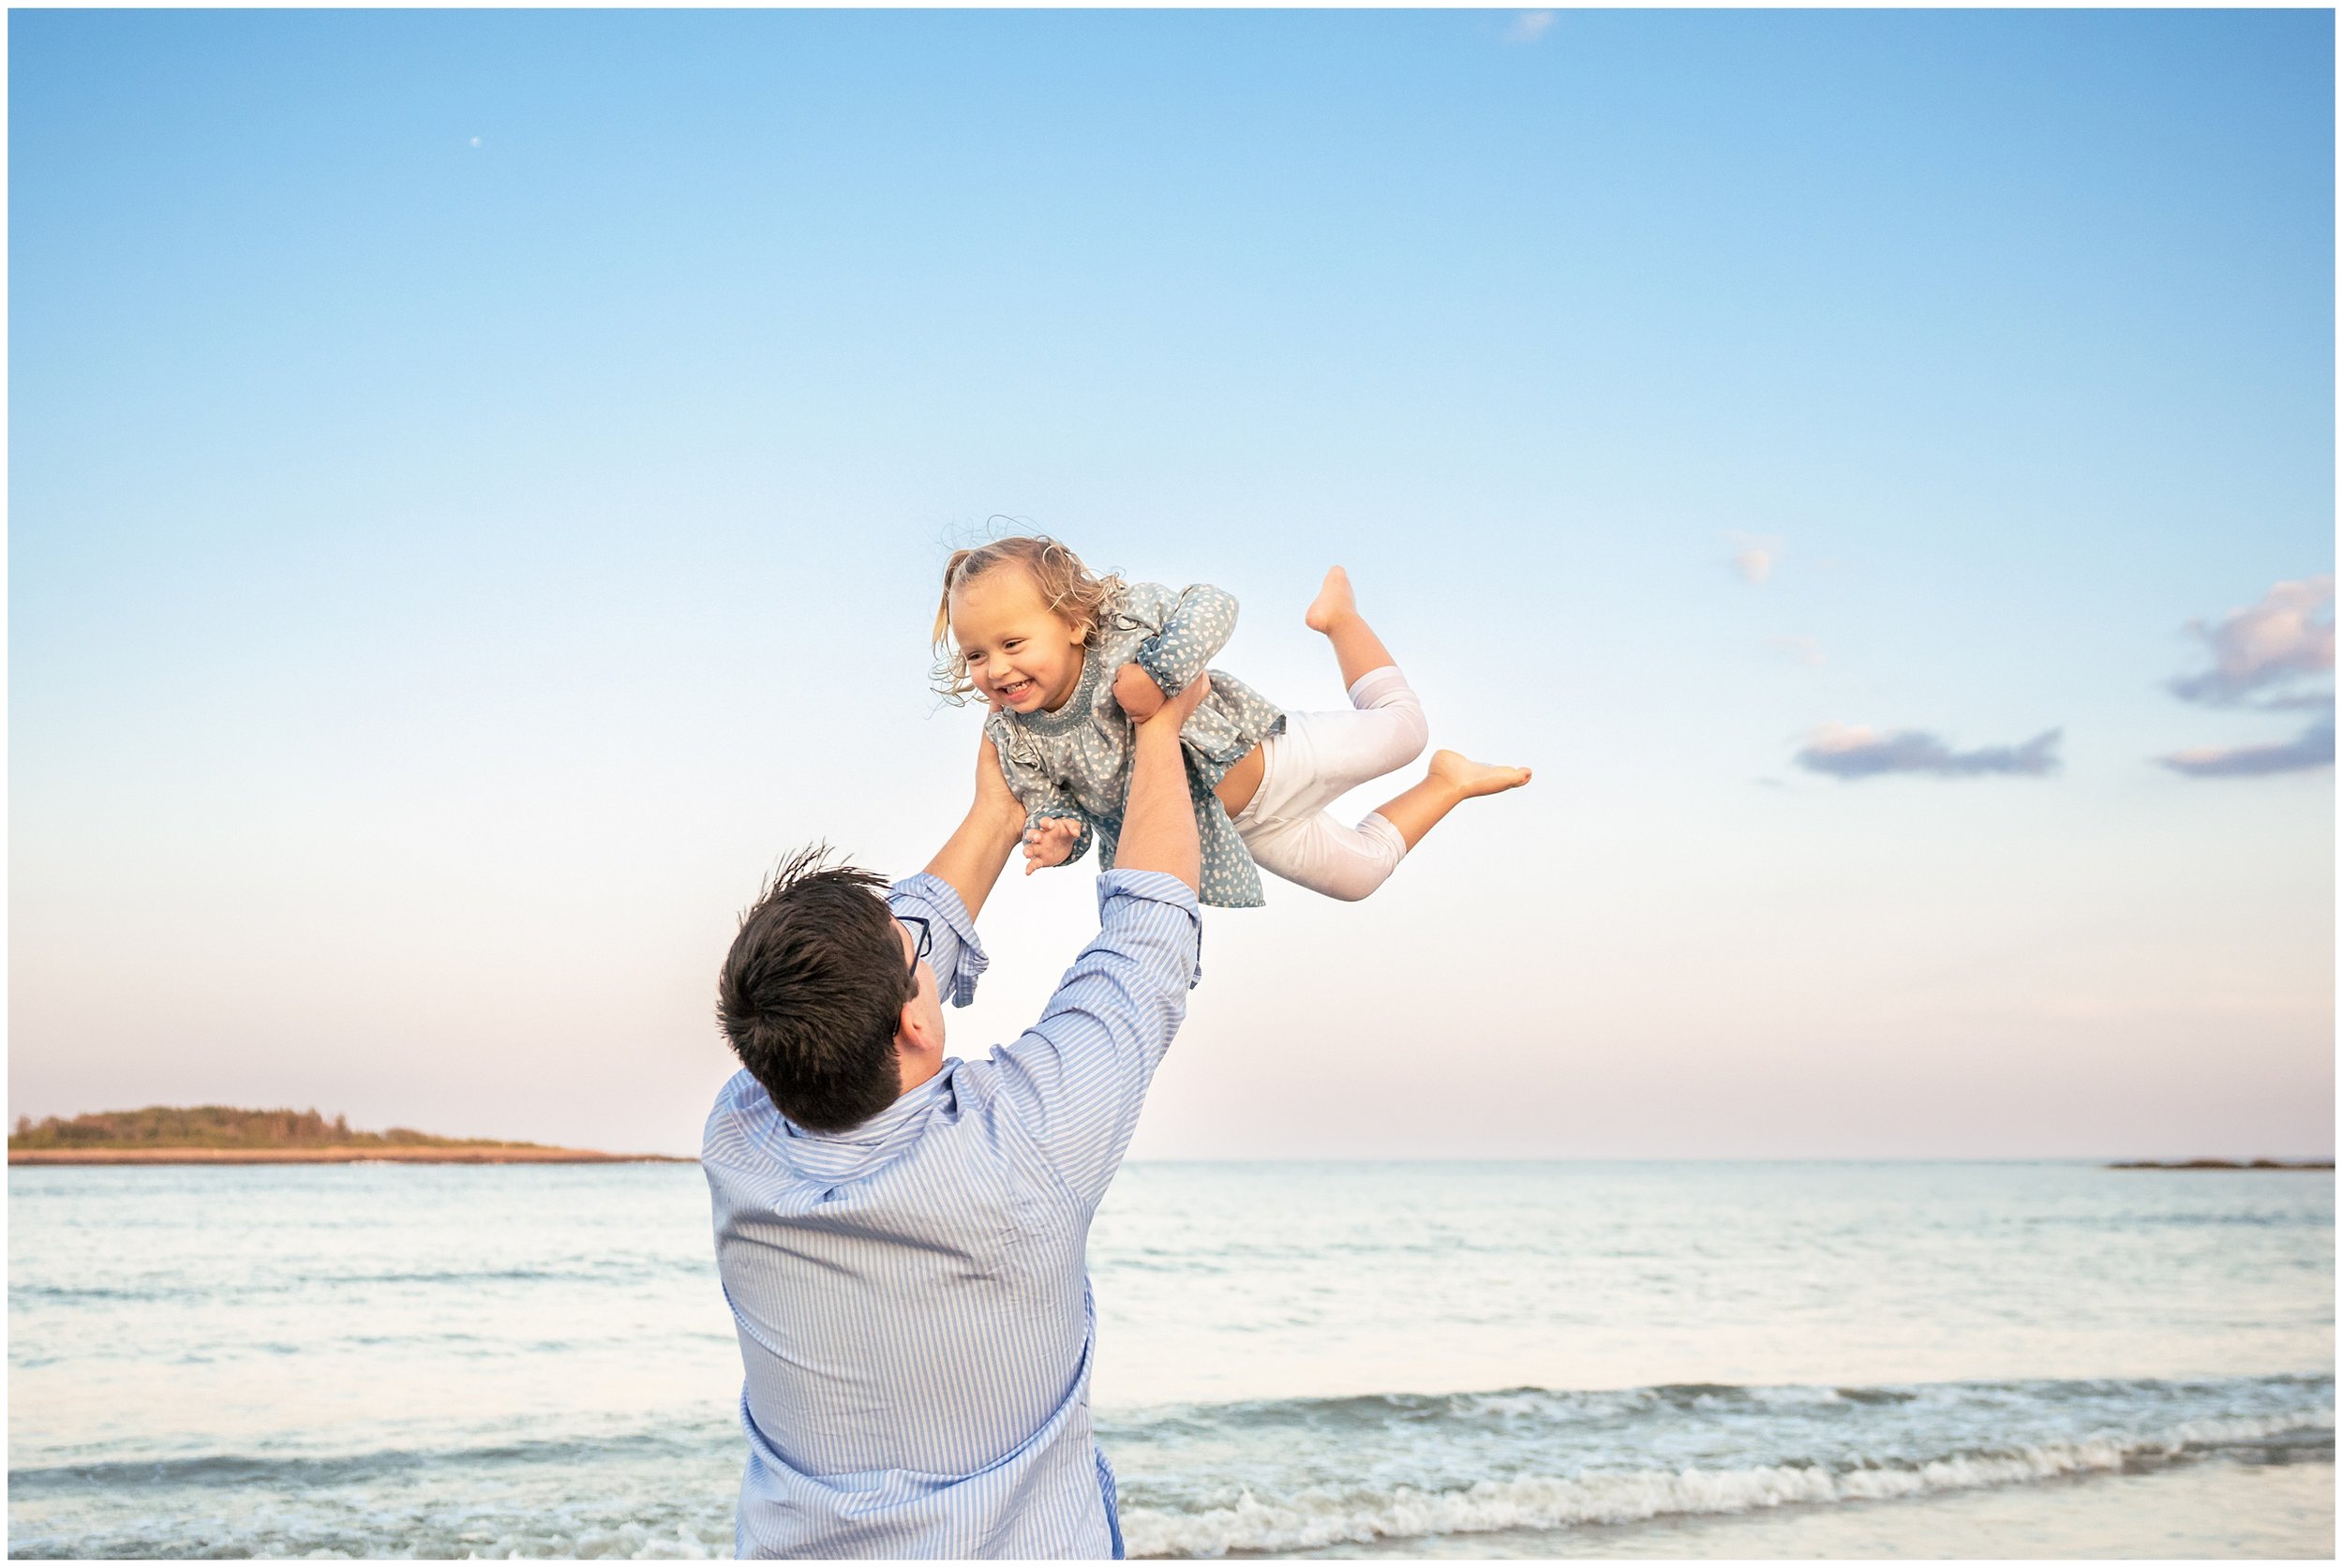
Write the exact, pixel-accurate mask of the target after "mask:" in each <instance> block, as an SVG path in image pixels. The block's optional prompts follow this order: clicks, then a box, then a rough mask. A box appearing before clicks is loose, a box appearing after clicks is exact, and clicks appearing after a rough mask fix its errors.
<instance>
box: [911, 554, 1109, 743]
mask: <svg viewBox="0 0 2343 1568" xmlns="http://www.w3.org/2000/svg"><path fill="white" fill-rule="evenodd" d="M1012 562H1014V563H1015V564H1017V565H1019V566H1022V567H1023V568H1024V569H1025V573H1026V575H1028V576H1030V577H1031V578H1032V579H1033V586H1034V587H1036V588H1037V589H1039V590H1041V598H1042V602H1043V603H1045V604H1047V605H1049V606H1050V612H1051V613H1052V615H1055V616H1056V617H1057V618H1058V619H1059V620H1063V621H1065V622H1066V624H1067V626H1069V627H1071V628H1073V629H1075V630H1077V631H1079V632H1081V633H1082V640H1083V641H1084V642H1088V641H1089V640H1090V639H1091V638H1092V637H1095V636H1097V634H1098V622H1099V620H1100V619H1101V617H1102V616H1103V615H1104V614H1105V612H1106V605H1107V602H1108V601H1109V600H1111V599H1112V598H1113V597H1114V596H1115V595H1116V594H1118V593H1120V592H1122V591H1123V579H1122V578H1121V577H1118V576H1116V575H1114V574H1113V573H1112V572H1110V573H1108V574H1107V575H1105V576H1103V577H1100V576H1095V575H1092V573H1091V570H1090V568H1089V567H1087V566H1084V565H1083V564H1082V557H1080V556H1078V555H1076V554H1075V553H1074V552H1073V551H1071V550H1069V549H1067V547H1066V546H1065V545H1061V544H1059V543H1058V542H1057V541H1056V540H1054V539H1052V538H1051V537H1050V536H1049V535H1048V534H1045V533H1035V534H1017V535H1013V536H1011V537H1010V538H1007V539H995V540H993V541H992V543H991V544H990V545H977V546H976V547H975V548H974V549H967V550H954V551H953V552H952V558H951V560H948V561H946V562H945V563H944V592H943V595H942V597H940V598H939V599H937V600H936V602H935V632H934V640H935V672H934V674H935V690H936V694H938V695H939V696H941V697H943V698H944V700H945V701H947V702H953V703H959V702H965V701H967V700H968V694H970V693H971V692H973V691H975V690H976V689H977V687H976V682H975V681H973V680H971V679H968V661H967V659H966V658H965V657H963V655H962V653H961V651H960V650H958V649H956V648H954V647H953V646H952V644H951V631H952V590H954V589H957V588H961V587H963V586H964V585H965V584H968V583H971V582H974V581H975V580H976V579H977V578H978V577H980V576H982V575H984V574H986V573H987V572H990V571H992V569H993V568H994V567H997V566H1005V565H1008V564H1010V563H1012Z"/></svg>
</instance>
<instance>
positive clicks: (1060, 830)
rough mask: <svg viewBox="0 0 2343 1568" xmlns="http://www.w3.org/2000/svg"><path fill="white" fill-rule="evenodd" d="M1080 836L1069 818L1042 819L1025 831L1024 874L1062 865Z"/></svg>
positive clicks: (1078, 829) (1077, 823) (1080, 828)
mask: <svg viewBox="0 0 2343 1568" xmlns="http://www.w3.org/2000/svg"><path fill="white" fill-rule="evenodd" d="M1134 667H1136V666H1134ZM1081 837H1082V824H1081V823H1079V822H1077V821H1075V820H1073V819H1072V818H1071V817H1065V816H1045V817H1043V818H1042V819H1041V820H1040V821H1039V822H1037V823H1036V824H1035V825H1034V826H1033V827H1031V828H1028V829H1025V874H1026V875H1027V876H1031V875H1032V874H1034V873H1035V872H1037V871H1039V870H1040V869H1041V868H1042V867H1043V866H1062V865H1064V864H1065V863H1066V857H1067V855H1069V854H1070V853H1072V852H1073V848H1074V841H1075V840H1076V839H1078V838H1081Z"/></svg>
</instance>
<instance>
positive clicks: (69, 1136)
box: [8, 1105, 536, 1149]
mask: <svg viewBox="0 0 2343 1568" xmlns="http://www.w3.org/2000/svg"><path fill="white" fill-rule="evenodd" d="M392 1144H404V1145H410V1146H411V1145H417V1144H424V1145H431V1146H445V1145H455V1144H461V1145H463V1146H464V1147H466V1148H482V1147H486V1148H497V1149H526V1148H534V1147H535V1146H536V1145H534V1144H531V1143H514V1142H501V1141H499V1140H494V1139H487V1138H435V1137H433V1136H432V1135H431V1134H430V1133H427V1132H417V1131H416V1130H415V1129H414V1128H412V1127H392V1128H391V1129H389V1130H388V1131H386V1132H352V1131H351V1129H350V1118H349V1117H347V1116H336V1117H335V1118H334V1119H333V1120H332V1121H330V1122H329V1121H327V1120H326V1119H325V1118H324V1117H323V1116H321V1115H320V1114H319V1113H317V1112H316V1111H315V1110H314V1109H312V1110H308V1111H239V1110H237V1109H236V1108H235V1107H233V1106H230V1105H185V1106H181V1105H150V1106H148V1107H147V1108H146V1109H145V1110H143V1111H97V1112H93V1113H90V1114H88V1115H85V1116H74V1117H71V1118H60V1117H56V1116H48V1117H44V1118H42V1119H41V1120H40V1121H38V1122H36V1121H34V1120H33V1119H32V1118H31V1117H30V1116H19V1117H18V1118H17V1119H16V1131H15V1132H14V1133H13V1134H12V1135H10V1137H9V1139H8V1147H9V1148H11V1149H82V1148H94V1147H104V1146H117V1147H144V1148H159V1149H308V1148H337V1149H340V1148H357V1149H364V1148H380V1147H386V1146H389V1145H392Z"/></svg>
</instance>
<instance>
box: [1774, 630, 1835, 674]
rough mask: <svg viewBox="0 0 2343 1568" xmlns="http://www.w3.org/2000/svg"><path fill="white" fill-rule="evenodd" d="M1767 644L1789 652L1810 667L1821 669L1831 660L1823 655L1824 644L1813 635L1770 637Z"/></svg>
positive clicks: (1777, 649)
mask: <svg viewBox="0 0 2343 1568" xmlns="http://www.w3.org/2000/svg"><path fill="white" fill-rule="evenodd" d="M1766 646H1767V647H1768V648H1770V649H1772V650H1775V651H1776V652H1779V653H1786V654H1788V655H1789V656H1790V657H1791V658H1793V659H1796V660H1797V661H1798V663H1799V664H1801V665H1806V666H1807V667H1808V668H1809V669H1820V668H1821V667H1822V666H1823V665H1826V664H1828V662H1829V661H1828V660H1827V659H1825V658H1824V657H1823V651H1822V644H1821V643H1820V642H1818V641H1816V640H1815V639H1814V638H1813V637H1768V638H1767V639H1766Z"/></svg>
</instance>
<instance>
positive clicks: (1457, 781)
mask: <svg viewBox="0 0 2343 1568" xmlns="http://www.w3.org/2000/svg"><path fill="white" fill-rule="evenodd" d="M1529 782H1530V769H1527V768H1500V767H1497V766H1496V765H1494V764H1492V763H1486V762H1475V761H1473V760H1472V759H1471V758H1470V757H1468V756H1464V755H1461V754H1457V753H1455V752H1434V753H1433V754H1432V765H1431V767H1430V768H1429V769H1426V770H1425V774H1424V782H1423V783H1422V784H1417V785H1416V786H1415V787H1414V788H1413V789H1410V790H1409V791H1408V792H1407V793H1406V794H1404V795H1400V796H1398V797H1396V798H1395V799H1390V800H1387V801H1385V802H1384V803H1383V804H1382V805H1380V806H1379V807H1377V808H1376V810H1375V815H1374V816H1370V817H1368V818H1367V819H1366V820H1367V821H1368V822H1372V821H1374V820H1375V818H1376V817H1380V818H1382V819H1383V820H1384V821H1385V822H1387V823H1389V824H1390V825H1391V826H1392V827H1393V828H1395V829H1398V833H1399V837H1400V840H1401V841H1402V842H1403V843H1404V844H1406V845H1407V847H1408V848H1410V849H1413V848H1414V847H1415V846H1416V844H1418V843H1419V842H1421V841H1422V839H1423V837H1424V835H1425V834H1426V833H1428V832H1430V831H1431V830H1432V825H1433V824H1434V823H1436V822H1438V821H1439V820H1440V818H1441V817H1443V816H1446V815H1447V814H1449V813H1450V812H1452V811H1455V809H1456V807H1458V806H1459V805H1461V804H1463V803H1464V802H1465V801H1467V800H1470V799H1472V798H1473V797H1474V796H1476V795H1496V794H1498V793H1500V791H1503V790H1508V789H1519V788H1520V787H1521V786H1522V785H1523V784H1528V783H1529ZM1361 826H1362V827H1364V826H1365V824H1364V823H1363V824H1361Z"/></svg>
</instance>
